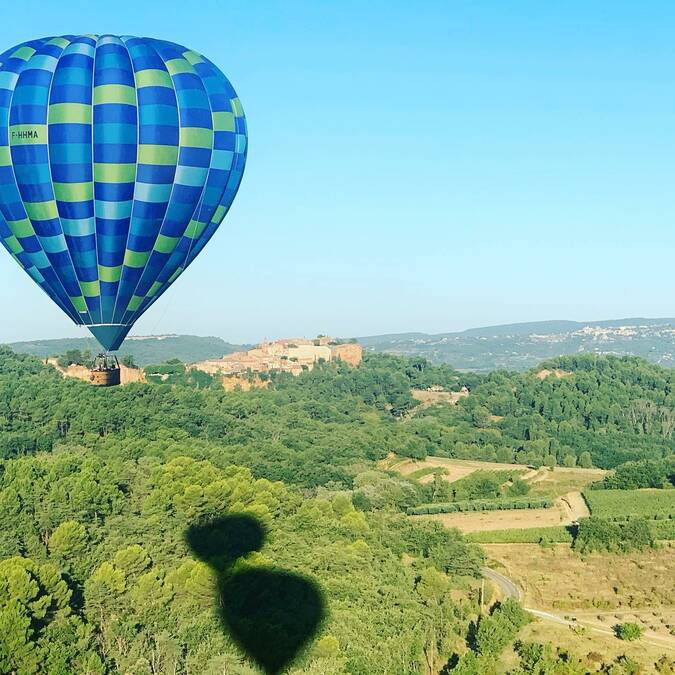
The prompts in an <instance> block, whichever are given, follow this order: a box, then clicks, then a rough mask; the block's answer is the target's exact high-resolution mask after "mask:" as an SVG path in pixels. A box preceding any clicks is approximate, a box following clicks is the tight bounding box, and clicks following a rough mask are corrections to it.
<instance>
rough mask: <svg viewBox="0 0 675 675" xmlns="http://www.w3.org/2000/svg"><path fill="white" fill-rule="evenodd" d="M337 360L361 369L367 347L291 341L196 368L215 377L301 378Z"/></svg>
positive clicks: (328, 340) (323, 338)
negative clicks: (272, 374)
mask: <svg viewBox="0 0 675 675" xmlns="http://www.w3.org/2000/svg"><path fill="white" fill-rule="evenodd" d="M337 359H339V360H341V361H344V362H346V363H348V364H349V365H351V366H358V365H359V363H361V360H362V359H363V347H361V345H359V344H357V343H354V342H350V343H343V342H340V341H338V340H336V339H334V338H331V337H327V336H321V337H318V338H316V339H314V340H308V339H306V338H288V339H284V340H275V341H273V342H262V343H261V344H259V345H257V346H256V347H254V348H253V349H249V350H248V351H247V352H235V353H233V354H227V355H226V356H223V358H221V359H210V360H208V361H202V362H200V363H195V364H194V365H193V366H192V367H193V368H197V369H198V370H203V371H204V372H205V373H209V374H211V375H215V374H221V375H226V376H237V375H243V374H244V373H249V372H250V373H269V372H270V371H272V370H277V371H283V372H287V373H291V374H292V375H299V374H300V373H301V372H302V371H303V370H311V369H312V368H313V367H314V364H316V363H318V362H319V361H335V360H337Z"/></svg>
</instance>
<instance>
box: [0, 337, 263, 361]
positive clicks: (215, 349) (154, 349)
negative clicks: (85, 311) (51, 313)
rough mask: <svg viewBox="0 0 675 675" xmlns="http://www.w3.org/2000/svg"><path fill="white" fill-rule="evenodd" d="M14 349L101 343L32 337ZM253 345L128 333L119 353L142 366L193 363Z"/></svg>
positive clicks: (37, 351) (51, 352) (57, 349)
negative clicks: (175, 360)
mask: <svg viewBox="0 0 675 675" xmlns="http://www.w3.org/2000/svg"><path fill="white" fill-rule="evenodd" d="M7 346H8V347H10V348H11V349H13V350H14V351H15V352H22V353H27V354H33V355H34V356H38V357H40V358H42V359H46V358H47V357H48V356H55V355H57V354H63V353H65V352H66V351H68V350H70V349H79V350H80V351H87V350H89V351H90V352H92V353H94V354H96V353H98V352H100V351H101V347H100V345H99V344H98V342H96V340H94V338H63V339H57V340H31V341H28V342H13V343H8V344H7ZM249 346H250V345H235V344H231V343H229V342H225V340H223V339H222V338H219V337H199V336H196V335H149V336H131V337H128V338H127V339H126V340H125V341H124V344H123V345H122V348H121V349H120V351H119V355H120V356H124V355H126V354H130V355H131V356H133V357H134V361H135V362H136V364H137V365H139V366H147V365H148V364H151V363H162V362H163V361H167V360H168V359H179V360H180V361H182V362H183V363H194V362H196V361H206V360H208V359H219V358H221V357H222V356H225V354H231V353H232V352H237V351H242V350H245V349H248V348H249Z"/></svg>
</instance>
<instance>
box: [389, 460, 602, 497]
mask: <svg viewBox="0 0 675 675" xmlns="http://www.w3.org/2000/svg"><path fill="white" fill-rule="evenodd" d="M380 466H381V467H382V468H383V469H389V470H391V471H396V472H398V473H400V474H401V475H403V476H407V477H409V478H414V479H416V480H419V481H420V482H421V483H425V482H428V481H430V480H432V479H433V475H434V473H436V472H437V471H439V470H442V472H443V473H442V475H443V478H444V479H445V480H447V481H448V482H449V483H454V482H456V481H458V480H461V479H462V478H466V477H467V476H470V475H471V474H472V473H474V472H476V471H489V472H505V475H506V474H507V473H508V474H510V475H514V474H515V475H517V476H519V477H520V478H521V479H523V480H524V481H526V482H527V483H528V484H529V486H530V494H531V495H532V496H536V497H559V496H561V495H564V494H566V493H568V492H572V491H578V490H582V489H584V488H585V487H587V486H588V485H589V484H590V483H594V482H596V481H599V480H602V478H603V477H604V476H605V475H606V474H607V471H604V470H603V469H581V468H576V467H575V468H567V467H562V466H558V467H555V469H552V470H551V469H549V468H547V467H541V468H539V469H532V468H530V467H527V466H524V465H522V464H500V463H498V462H482V461H479V460H472V459H450V458H447V457H431V456H430V457H427V458H426V459H423V460H414V459H409V458H407V457H397V456H396V455H390V456H389V457H387V458H386V459H384V460H382V462H380Z"/></svg>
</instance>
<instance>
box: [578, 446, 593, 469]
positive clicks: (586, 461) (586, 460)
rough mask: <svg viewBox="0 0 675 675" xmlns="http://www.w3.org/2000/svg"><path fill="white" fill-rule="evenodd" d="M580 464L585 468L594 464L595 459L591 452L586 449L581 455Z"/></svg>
mask: <svg viewBox="0 0 675 675" xmlns="http://www.w3.org/2000/svg"><path fill="white" fill-rule="evenodd" d="M579 466H580V467H582V468H583V469H590V468H591V467H592V466H593V459H592V458H591V453H590V452H588V450H584V451H583V452H582V453H581V454H580V455H579Z"/></svg>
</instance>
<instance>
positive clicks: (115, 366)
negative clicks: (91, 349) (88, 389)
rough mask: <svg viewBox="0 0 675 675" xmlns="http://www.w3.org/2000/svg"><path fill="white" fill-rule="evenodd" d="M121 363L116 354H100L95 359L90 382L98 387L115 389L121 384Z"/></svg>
mask: <svg viewBox="0 0 675 675" xmlns="http://www.w3.org/2000/svg"><path fill="white" fill-rule="evenodd" d="M121 379H122V378H121V369H120V363H119V361H118V360H117V357H116V356H115V355H114V354H99V355H98V356H97V357H96V358H95V359H94V365H93V366H92V368H91V373H90V375H89V381H90V382H91V383H92V384H93V385H94V386H96V387H114V386H116V385H118V384H120V382H121Z"/></svg>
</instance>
